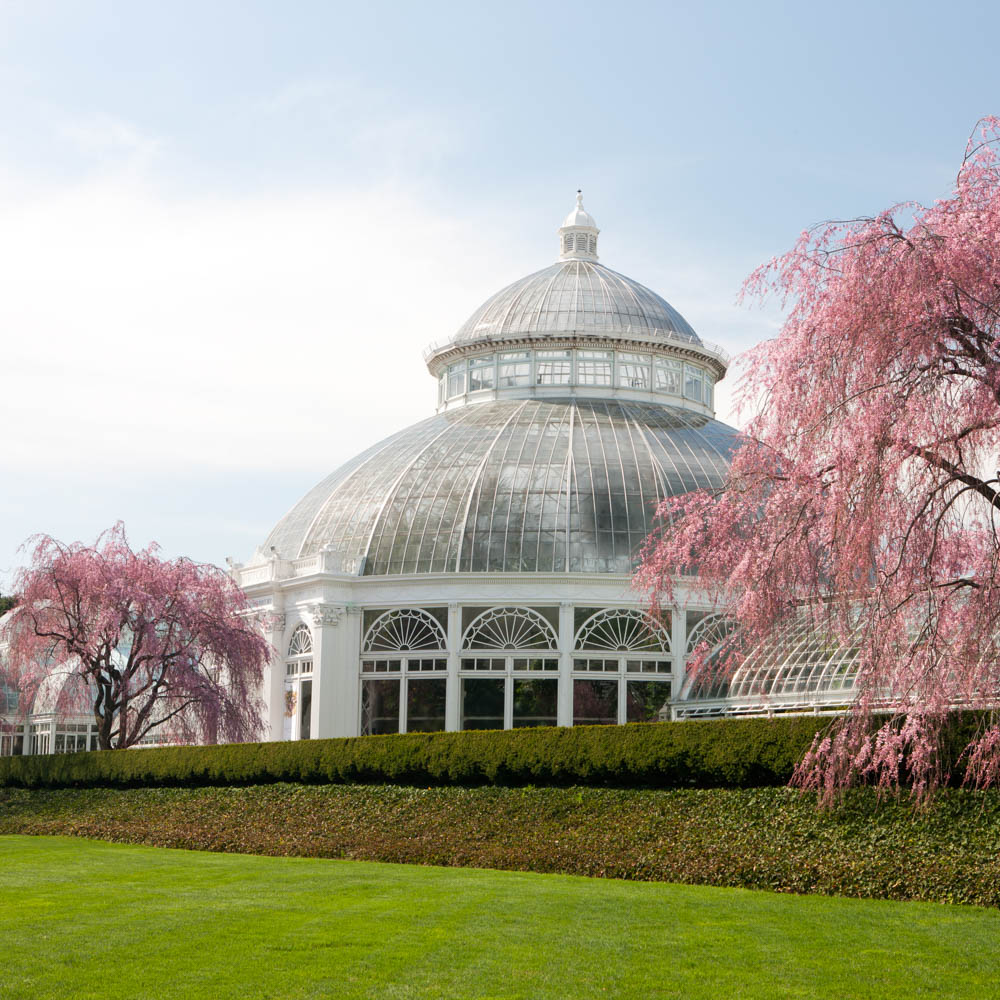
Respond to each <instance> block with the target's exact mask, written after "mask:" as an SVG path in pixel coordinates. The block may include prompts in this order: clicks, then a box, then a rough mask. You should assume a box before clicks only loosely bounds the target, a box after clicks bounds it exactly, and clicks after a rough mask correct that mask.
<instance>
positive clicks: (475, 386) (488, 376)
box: [469, 364, 496, 392]
mask: <svg viewBox="0 0 1000 1000" xmlns="http://www.w3.org/2000/svg"><path fill="white" fill-rule="evenodd" d="M495 376H496V369H495V368H494V367H493V365H492V364H490V366H489V367H488V368H473V369H472V370H471V371H470V372H469V392H478V391H479V390H480V389H492V388H493V385H494V383H495Z"/></svg>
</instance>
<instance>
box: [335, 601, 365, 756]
mask: <svg viewBox="0 0 1000 1000" xmlns="http://www.w3.org/2000/svg"><path fill="white" fill-rule="evenodd" d="M346 612H347V613H346V617H345V618H344V620H343V621H342V622H341V625H340V643H341V644H340V656H341V663H340V666H339V668H338V672H337V690H338V694H337V705H336V709H335V712H334V735H335V736H357V735H358V734H359V733H360V732H361V639H362V635H361V628H362V624H363V621H364V615H363V614H362V610H361V608H356V607H353V606H352V605H348V606H347V609H346Z"/></svg>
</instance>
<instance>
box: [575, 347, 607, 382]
mask: <svg viewBox="0 0 1000 1000" xmlns="http://www.w3.org/2000/svg"><path fill="white" fill-rule="evenodd" d="M611 360H612V354H611V351H577V352H576V380H577V382H578V383H579V384H580V385H611Z"/></svg>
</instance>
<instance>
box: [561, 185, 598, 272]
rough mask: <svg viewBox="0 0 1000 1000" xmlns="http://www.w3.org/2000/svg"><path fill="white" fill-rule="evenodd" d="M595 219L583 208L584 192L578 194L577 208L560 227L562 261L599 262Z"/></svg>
mask: <svg viewBox="0 0 1000 1000" xmlns="http://www.w3.org/2000/svg"><path fill="white" fill-rule="evenodd" d="M599 232H600V230H599V229H598V228H597V223H596V222H594V217H593V216H592V215H591V214H590V213H589V212H588V211H587V210H586V209H585V208H584V207H583V192H582V191H577V192H576V207H575V208H574V209H573V211H572V212H570V213H569V215H567V216H566V218H565V219H564V220H563V224H562V225H561V226H560V227H559V259H560V260H597V234H598V233H599Z"/></svg>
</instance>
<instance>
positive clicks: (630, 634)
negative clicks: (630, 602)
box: [576, 609, 670, 654]
mask: <svg viewBox="0 0 1000 1000" xmlns="http://www.w3.org/2000/svg"><path fill="white" fill-rule="evenodd" d="M576 648H577V649H578V650H584V649H594V650H610V651H612V652H621V653H633V652H635V653H640V652H641V653H665V654H669V653H670V636H669V635H668V634H667V632H666V630H665V629H664V628H663V626H662V625H660V623H659V622H656V621H654V620H653V619H652V618H650V617H649V616H648V615H645V614H643V613H642V612H641V611H636V610H632V609H624V610H619V609H608V610H606V611H599V612H598V613H597V614H596V615H593V616H592V617H591V618H589V619H588V620H587V621H586V622H584V625H583V628H581V629H580V631H579V633H578V634H577V637H576Z"/></svg>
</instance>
